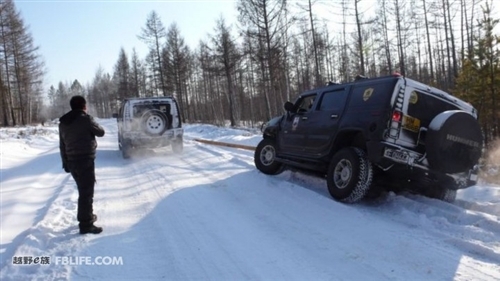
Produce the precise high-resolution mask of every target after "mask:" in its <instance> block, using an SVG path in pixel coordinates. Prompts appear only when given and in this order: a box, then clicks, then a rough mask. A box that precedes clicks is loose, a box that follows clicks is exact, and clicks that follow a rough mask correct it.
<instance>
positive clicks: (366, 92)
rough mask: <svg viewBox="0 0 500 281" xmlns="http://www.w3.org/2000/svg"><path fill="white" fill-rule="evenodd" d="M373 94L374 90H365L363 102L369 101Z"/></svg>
mask: <svg viewBox="0 0 500 281" xmlns="http://www.w3.org/2000/svg"><path fill="white" fill-rule="evenodd" d="M372 94H373V88H368V89H366V90H365V92H364V93H363V100H364V101H367V100H368V99H369V98H370V97H371V96H372Z"/></svg>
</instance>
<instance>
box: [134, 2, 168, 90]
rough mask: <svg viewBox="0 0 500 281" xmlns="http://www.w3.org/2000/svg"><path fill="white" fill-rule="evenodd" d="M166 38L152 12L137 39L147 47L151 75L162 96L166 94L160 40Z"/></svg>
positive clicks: (160, 24) (161, 24)
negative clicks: (154, 77) (158, 83)
mask: <svg viewBox="0 0 500 281" xmlns="http://www.w3.org/2000/svg"><path fill="white" fill-rule="evenodd" d="M165 36H166V33H165V27H164V26H163V23H162V22H161V19H160V16H158V14H157V13H156V12H155V11H152V12H151V13H150V14H149V16H148V19H147V20H146V26H145V27H143V28H142V32H141V35H139V36H138V38H139V39H141V40H143V41H144V42H145V43H146V44H147V45H148V47H149V50H150V56H151V60H150V62H151V63H152V66H151V69H152V70H153V75H154V76H156V77H157V79H158V80H159V81H160V87H161V91H162V95H166V94H167V88H166V82H165V73H164V72H165V71H164V68H163V63H162V42H161V41H162V39H164V38H165Z"/></svg>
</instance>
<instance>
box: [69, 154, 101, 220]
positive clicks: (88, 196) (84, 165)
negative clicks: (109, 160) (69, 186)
mask: <svg viewBox="0 0 500 281" xmlns="http://www.w3.org/2000/svg"><path fill="white" fill-rule="evenodd" d="M68 168H69V170H70V171H71V176H73V178H74V179H75V181H76V186H77V187H78V214H77V219H78V221H79V222H80V228H82V227H83V228H84V227H89V226H91V225H92V215H93V207H92V203H93V201H94V185H95V169H94V159H82V160H78V161H69V162H68Z"/></svg>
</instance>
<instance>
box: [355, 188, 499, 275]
mask: <svg viewBox="0 0 500 281" xmlns="http://www.w3.org/2000/svg"><path fill="white" fill-rule="evenodd" d="M363 210H364V211H365V212H378V213H379V214H380V215H381V216H387V217H388V219H391V220H393V221H397V222H398V223H401V224H405V225H408V226H410V227H414V228H416V229H420V230H422V231H424V232H427V234H428V235H431V236H432V237H438V238H439V239H440V240H442V241H443V242H445V243H446V244H448V245H449V246H451V247H452V248H455V249H458V250H459V251H460V252H463V253H464V255H468V256H471V257H473V258H474V259H476V260H479V261H483V262H485V263H489V264H492V265H495V266H496V267H497V268H498V269H499V270H500V266H499V265H500V252H498V251H497V250H495V249H500V242H499V241H500V223H499V222H498V220H497V219H498V218H497V217H495V216H492V215H490V214H488V213H482V212H477V211H471V210H469V209H465V208H462V207H461V206H458V205H453V204H450V203H446V202H443V201H440V200H436V199H430V198H427V197H423V196H420V195H411V194H408V195H405V196H403V195H394V194H392V193H390V194H389V195H388V196H387V197H386V198H380V199H378V200H375V201H374V202H367V203H364V204H363ZM433 240H434V239H433ZM469 270H471V271H477V273H478V274H480V275H481V274H485V272H482V271H479V270H478V269H476V268H472V267H471V268H469Z"/></svg>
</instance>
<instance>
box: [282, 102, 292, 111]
mask: <svg viewBox="0 0 500 281" xmlns="http://www.w3.org/2000/svg"><path fill="white" fill-rule="evenodd" d="M283 107H284V108H285V110H286V111H287V112H291V111H293V107H294V106H293V103H291V102H289V101H287V102H285V104H284V105H283Z"/></svg>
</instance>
